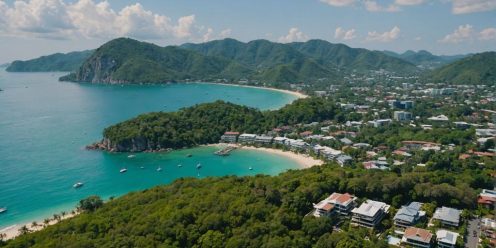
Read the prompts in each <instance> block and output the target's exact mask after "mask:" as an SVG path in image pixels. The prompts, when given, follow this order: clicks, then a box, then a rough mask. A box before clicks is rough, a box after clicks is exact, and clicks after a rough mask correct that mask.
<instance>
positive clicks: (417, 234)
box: [401, 227, 432, 248]
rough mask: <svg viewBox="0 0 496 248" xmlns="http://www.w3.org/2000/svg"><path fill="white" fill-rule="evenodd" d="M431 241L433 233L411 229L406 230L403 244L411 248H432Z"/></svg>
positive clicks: (402, 240)
mask: <svg viewBox="0 0 496 248" xmlns="http://www.w3.org/2000/svg"><path fill="white" fill-rule="evenodd" d="M431 240H432V233H431V232H429V231H428V230H425V229H421V228H416V227H409V228H407V229H406V230H405V233H404V234H403V238H402V239H401V243H402V244H407V245H409V246H411V247H418V248H429V247H431Z"/></svg>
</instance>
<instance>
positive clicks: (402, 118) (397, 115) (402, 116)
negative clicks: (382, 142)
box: [393, 111, 413, 121]
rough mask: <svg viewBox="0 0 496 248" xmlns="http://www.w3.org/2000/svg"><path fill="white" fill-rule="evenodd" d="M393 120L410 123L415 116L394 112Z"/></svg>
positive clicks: (408, 113) (403, 112)
mask: <svg viewBox="0 0 496 248" xmlns="http://www.w3.org/2000/svg"><path fill="white" fill-rule="evenodd" d="M393 118H394V120H396V121H410V120H412V119H413V115H412V113H410V112H405V111H394V113H393Z"/></svg>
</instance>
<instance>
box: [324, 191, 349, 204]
mask: <svg viewBox="0 0 496 248" xmlns="http://www.w3.org/2000/svg"><path fill="white" fill-rule="evenodd" d="M352 198H353V196H351V195H350V194H348V193H345V194H340V193H332V195H331V197H330V198H329V200H331V201H332V200H334V201H336V202H337V203H339V204H341V205H344V204H345V203H346V202H348V201H349V200H351V199H352Z"/></svg>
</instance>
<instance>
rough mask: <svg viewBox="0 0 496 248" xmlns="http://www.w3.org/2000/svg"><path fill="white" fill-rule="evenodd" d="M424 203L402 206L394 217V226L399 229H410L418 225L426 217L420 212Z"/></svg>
mask: <svg viewBox="0 0 496 248" xmlns="http://www.w3.org/2000/svg"><path fill="white" fill-rule="evenodd" d="M421 207H422V203H420V202H412V203H410V204H409V205H408V206H402V207H401V208H400V209H399V210H398V212H397V213H396V215H395V216H394V218H393V220H394V225H395V226H396V227H399V228H408V227H410V226H413V225H415V224H416V223H417V221H418V220H419V219H420V218H421V217H422V216H424V215H425V213H424V212H422V211H420V208H421Z"/></svg>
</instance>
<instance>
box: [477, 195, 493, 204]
mask: <svg viewBox="0 0 496 248" xmlns="http://www.w3.org/2000/svg"><path fill="white" fill-rule="evenodd" d="M477 203H478V204H494V203H496V198H494V197H489V196H479V198H478V199H477Z"/></svg>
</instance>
